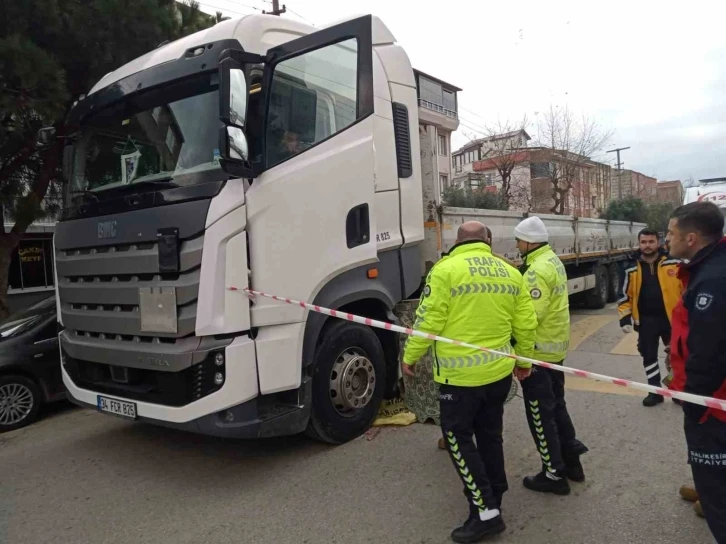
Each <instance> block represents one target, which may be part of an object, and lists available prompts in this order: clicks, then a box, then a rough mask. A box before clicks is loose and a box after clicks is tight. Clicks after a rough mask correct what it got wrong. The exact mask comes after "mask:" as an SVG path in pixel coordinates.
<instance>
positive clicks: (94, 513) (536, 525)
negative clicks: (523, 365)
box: [0, 306, 713, 544]
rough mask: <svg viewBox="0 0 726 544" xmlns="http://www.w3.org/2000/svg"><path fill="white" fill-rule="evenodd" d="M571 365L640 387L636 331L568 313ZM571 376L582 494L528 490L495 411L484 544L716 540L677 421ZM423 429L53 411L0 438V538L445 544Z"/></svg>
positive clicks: (512, 416)
mask: <svg viewBox="0 0 726 544" xmlns="http://www.w3.org/2000/svg"><path fill="white" fill-rule="evenodd" d="M572 329H573V343H574V344H576V346H575V349H574V350H573V352H572V353H571V356H570V358H569V359H568V364H569V365H570V366H574V367H579V368H583V369H588V370H595V371H599V372H601V373H604V374H610V375H615V376H620V377H625V378H631V379H637V380H640V381H643V379H644V376H643V369H642V365H641V362H640V359H639V358H638V357H637V356H636V355H635V344H634V338H635V337H634V335H633V336H631V337H625V338H624V337H623V335H622V333H621V332H620V329H619V327H618V325H617V321H616V316H615V309H614V308H613V307H612V306H611V307H608V308H606V309H605V310H602V311H599V312H587V311H578V310H573V325H572ZM641 398H642V395H641V394H640V393H637V392H636V393H635V394H629V393H628V392H626V391H624V390H623V389H622V388H618V387H616V386H609V385H606V384H597V383H595V382H589V381H586V380H583V379H569V378H568V402H569V405H570V410H571V413H572V415H573V419H574V421H575V425H576V426H577V428H578V433H579V437H580V438H581V440H583V442H585V443H586V444H587V445H588V446H589V448H590V450H591V451H590V453H588V454H587V455H586V456H585V457H583V464H584V466H585V470H586V473H587V481H586V483H584V484H573V493H572V494H571V495H570V496H568V497H554V496H543V495H537V494H533V493H532V492H530V491H527V490H525V489H524V488H523V487H522V485H521V480H522V478H523V476H525V475H527V474H532V473H534V472H535V471H537V470H538V469H539V462H538V458H537V456H536V453H535V449H534V445H533V442H532V439H531V437H530V436H529V433H528V431H527V426H526V421H525V416H524V410H523V406H522V403H521V400H520V399H515V400H514V401H513V402H512V403H510V404H509V405H508V406H507V409H506V422H505V424H506V428H505V448H506V456H507V463H508V464H507V470H508V475H509V480H510V491H509V492H508V493H507V494H506V495H505V499H504V507H503V509H504V516H505V520H506V522H507V526H508V530H507V531H506V532H505V533H504V534H503V535H502V536H500V537H498V538H496V539H494V540H493V542H511V543H528V544H529V543H538V544H539V543H541V544H546V543H553V544H554V543H556V544H567V543H573V544H574V543H577V544H585V543H609V544H612V543H642V542H659V543H661V544H668V543H673V544H676V543H678V544H683V543H688V544H699V543H708V544H710V543H712V542H713V539H712V538H710V536H709V532H708V530H707V527H706V524H705V521H704V520H702V519H700V518H697V517H696V516H695V514H694V512H693V509H692V506H691V505H690V504H689V503H686V502H684V501H682V500H680V499H679V497H678V494H677V492H678V488H679V486H680V485H681V484H683V483H689V482H690V481H691V480H690V476H689V469H688V466H687V465H686V456H685V442H684V439H683V432H682V415H681V412H680V409H679V408H678V407H677V406H675V405H673V404H671V403H665V404H662V405H659V406H657V407H655V408H644V407H643V406H642V405H641ZM439 436H440V435H439V430H438V428H437V427H434V426H432V425H421V424H415V425H411V426H409V427H400V428H383V429H382V430H381V432H380V433H379V434H377V435H375V436H374V437H373V438H372V439H370V440H369V439H368V438H366V437H361V438H360V439H358V440H355V441H353V442H351V443H349V444H346V445H344V446H339V447H327V446H323V445H320V444H317V443H314V442H311V441H309V440H307V439H305V438H297V437H296V438H291V439H279V440H277V439H276V440H267V441H256V442H233V441H224V440H218V439H214V438H208V437H202V436H196V435H191V434H185V433H181V432H176V431H171V430H167V429H160V428H155V427H149V426H144V425H141V424H133V423H127V422H124V421H121V420H117V419H114V418H112V417H108V416H103V415H100V414H97V413H95V412H93V411H90V410H81V409H76V408H71V407H70V406H65V405H61V406H58V407H55V408H54V409H53V410H52V411H51V413H50V414H48V416H47V417H46V418H44V419H43V420H42V421H40V422H38V423H37V424H35V425H33V426H31V427H29V428H26V429H23V430H20V431H16V432H13V433H7V434H4V435H0V542H1V543H7V544H15V543H38V544H39V543H63V544H67V543H94V544H101V543H114V544H118V543H135V544H136V543H138V544H142V543H154V544H162V543H174V544H176V543H180V544H182V543H184V544H186V543H189V544H198V543H200V542H203V543H214V544H216V543H220V544H227V543H229V544H232V543H235V544H239V543H246V542H269V543H276V544H277V543H279V544H284V543H295V544H301V543H310V544H313V543H315V544H317V543H325V544H328V543H346V544H348V543H350V544H353V543H365V542H376V543H394V542H395V543H401V544H407V543H411V544H421V543H445V542H450V540H449V533H450V531H451V529H452V528H454V527H455V526H456V525H458V524H459V523H460V522H461V521H463V519H464V518H465V517H466V515H467V507H466V503H465V500H464V497H463V494H462V492H461V485H460V483H459V481H458V479H457V477H456V474H455V472H454V469H453V466H452V465H451V462H450V461H449V459H448V458H447V455H446V454H445V453H444V452H443V451H439V450H437V448H436V440H437V439H438V437H439Z"/></svg>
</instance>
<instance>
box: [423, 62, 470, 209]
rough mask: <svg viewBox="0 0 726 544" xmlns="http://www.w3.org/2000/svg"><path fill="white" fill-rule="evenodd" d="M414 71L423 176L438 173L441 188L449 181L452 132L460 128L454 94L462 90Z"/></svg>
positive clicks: (447, 184)
mask: <svg viewBox="0 0 726 544" xmlns="http://www.w3.org/2000/svg"><path fill="white" fill-rule="evenodd" d="M414 74H415V77H416V93H417V96H418V121H419V139H420V142H421V169H422V175H424V176H429V175H430V176H437V177H438V180H439V186H440V187H441V190H442V191H443V190H444V189H445V188H446V187H449V186H450V184H451V174H452V172H451V134H452V133H453V132H454V131H456V129H457V128H459V114H458V100H457V94H456V93H458V92H461V89H460V88H458V87H456V86H454V85H452V84H450V83H446V82H445V81H442V80H440V79H438V78H435V77H433V76H430V75H428V74H425V73H424V72H421V71H420V70H414ZM436 198H438V199H440V195H438V196H436Z"/></svg>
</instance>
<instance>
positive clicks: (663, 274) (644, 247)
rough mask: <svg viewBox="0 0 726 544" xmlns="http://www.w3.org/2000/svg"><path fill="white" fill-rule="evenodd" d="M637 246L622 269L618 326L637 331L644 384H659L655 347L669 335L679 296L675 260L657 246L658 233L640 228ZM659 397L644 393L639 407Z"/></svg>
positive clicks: (627, 331) (657, 400)
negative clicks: (632, 259) (631, 262)
mask: <svg viewBox="0 0 726 544" xmlns="http://www.w3.org/2000/svg"><path fill="white" fill-rule="evenodd" d="M638 245H639V246H640V249H639V251H638V253H637V254H636V257H637V260H636V263H635V266H633V267H632V268H629V269H627V270H626V271H625V282H624V284H623V297H622V298H621V299H620V301H619V304H618V313H619V315H620V327H621V328H622V330H623V332H624V333H626V334H629V333H631V332H633V330H636V331H637V332H638V351H639V352H640V355H641V356H642V357H643V367H644V368H645V376H646V379H647V380H648V384H650V385H653V386H655V387H660V385H661V372H660V365H659V363H658V346H659V341H660V340H661V339H662V340H663V344H664V345H666V346H667V345H668V344H669V342H670V338H671V314H672V313H673V308H674V307H675V305H676V303H677V302H678V297H680V295H681V283H680V281H679V280H678V277H677V273H678V264H679V262H680V261H678V259H671V258H669V257H668V255H666V253H665V251H663V250H661V249H660V248H659V246H658V233H657V232H656V231H654V230H651V229H647V228H646V229H643V230H641V231H640V233H638ZM661 402H663V396H662V395H657V394H655V393H648V396H647V397H645V399H643V406H655V405H656V404H659V403H661Z"/></svg>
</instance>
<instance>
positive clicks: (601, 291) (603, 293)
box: [586, 266, 609, 310]
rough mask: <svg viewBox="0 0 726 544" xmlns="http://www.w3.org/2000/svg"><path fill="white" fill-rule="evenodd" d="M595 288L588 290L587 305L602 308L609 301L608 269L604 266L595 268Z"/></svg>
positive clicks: (595, 308) (597, 308) (596, 308)
mask: <svg viewBox="0 0 726 544" xmlns="http://www.w3.org/2000/svg"><path fill="white" fill-rule="evenodd" d="M594 273H595V288H594V289H590V290H589V291H588V292H587V297H586V301H587V307H588V308H590V309H593V310H600V309H601V308H604V307H605V304H607V302H608V283H609V282H608V271H607V270H606V269H605V267H604V266H597V267H596V268H595V271H594Z"/></svg>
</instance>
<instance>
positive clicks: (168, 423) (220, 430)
mask: <svg viewBox="0 0 726 544" xmlns="http://www.w3.org/2000/svg"><path fill="white" fill-rule="evenodd" d="M225 359H226V364H225V367H226V376H225V382H224V385H223V386H222V388H221V389H219V390H218V391H216V392H214V393H212V394H210V395H208V396H206V397H203V398H201V399H199V400H197V401H194V402H192V403H190V404H187V405H184V406H166V405H161V404H154V403H150V402H144V401H141V400H136V399H125V398H123V397H122V396H118V395H107V394H105V393H101V394H102V395H103V396H105V397H110V398H117V399H119V400H124V401H127V402H133V403H135V404H136V415H137V418H136V419H137V420H138V421H144V422H147V423H151V424H154V425H159V426H162V427H169V428H174V429H179V430H184V431H189V432H194V433H201V434H207V435H212V436H221V437H230V438H232V437H234V438H257V437H265V436H278V435H288V434H295V433H298V432H302V431H303V430H305V427H306V425H307V420H308V417H309V413H310V396H311V382H310V380H307V381H303V384H302V385H301V387H300V390H299V391H287V392H283V393H280V394H277V395H265V396H262V397H259V389H258V380H257V361H256V357H255V345H254V341H253V340H251V339H250V338H248V337H241V338H237V339H235V341H234V342H232V343H231V344H230V345H229V346H227V347H226V348H225ZM61 366H62V372H63V383H64V384H65V386H66V389H67V395H68V398H69V400H70V401H71V402H73V403H75V404H78V405H80V406H84V407H88V408H92V409H94V410H95V409H97V408H96V407H97V403H98V395H99V393H97V392H95V391H91V390H89V389H84V388H82V387H79V386H77V385H76V384H75V383H74V382H73V380H72V379H71V377H70V376H69V374H68V372H66V369H65V368H64V365H61ZM291 400H292V402H291Z"/></svg>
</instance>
